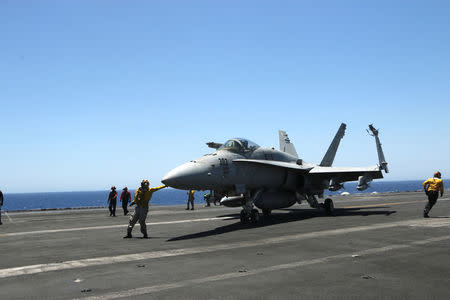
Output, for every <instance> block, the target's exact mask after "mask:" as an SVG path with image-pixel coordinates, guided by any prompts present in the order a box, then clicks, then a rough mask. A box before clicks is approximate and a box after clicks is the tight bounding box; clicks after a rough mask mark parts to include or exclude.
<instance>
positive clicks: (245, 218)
mask: <svg viewBox="0 0 450 300" xmlns="http://www.w3.org/2000/svg"><path fill="white" fill-rule="evenodd" d="M240 218H241V223H247V222H248V214H247V212H246V211H245V210H241V215H240Z"/></svg>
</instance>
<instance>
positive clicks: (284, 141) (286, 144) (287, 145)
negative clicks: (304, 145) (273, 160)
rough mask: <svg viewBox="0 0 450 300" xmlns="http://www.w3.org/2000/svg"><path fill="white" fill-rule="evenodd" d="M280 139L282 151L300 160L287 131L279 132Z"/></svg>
mask: <svg viewBox="0 0 450 300" xmlns="http://www.w3.org/2000/svg"><path fill="white" fill-rule="evenodd" d="M278 137H279V139H280V151H283V152H286V153H288V154H290V155H292V156H295V157H297V158H298V154H297V151H295V147H294V144H292V143H291V140H290V139H289V137H288V135H287V133H286V131H283V130H278Z"/></svg>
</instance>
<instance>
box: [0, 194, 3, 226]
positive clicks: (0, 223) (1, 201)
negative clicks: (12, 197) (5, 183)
mask: <svg viewBox="0 0 450 300" xmlns="http://www.w3.org/2000/svg"><path fill="white" fill-rule="evenodd" d="M2 206H3V193H2V191H1V190H0V225H2V224H3V223H2Z"/></svg>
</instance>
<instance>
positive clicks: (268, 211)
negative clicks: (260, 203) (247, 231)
mask: <svg viewBox="0 0 450 300" xmlns="http://www.w3.org/2000/svg"><path fill="white" fill-rule="evenodd" d="M262 212H263V215H264V217H269V216H270V215H271V214H272V210H271V209H268V208H264V209H263V210H262Z"/></svg>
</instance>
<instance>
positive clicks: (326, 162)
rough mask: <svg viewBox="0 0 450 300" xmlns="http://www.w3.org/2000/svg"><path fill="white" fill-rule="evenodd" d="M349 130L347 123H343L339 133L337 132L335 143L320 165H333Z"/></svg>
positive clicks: (332, 143) (331, 145) (329, 148)
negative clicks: (346, 130)
mask: <svg viewBox="0 0 450 300" xmlns="http://www.w3.org/2000/svg"><path fill="white" fill-rule="evenodd" d="M346 128H347V125H345V123H342V124H341V126H340V127H339V129H338V131H337V132H336V135H335V136H334V139H333V141H332V142H331V144H330V147H328V150H327V153H325V156H324V157H323V159H322V162H321V163H320V166H321V167H331V166H332V165H333V161H334V158H335V157H336V152H337V150H338V148H339V144H340V142H341V140H342V138H343V137H344V135H345V129H346Z"/></svg>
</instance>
